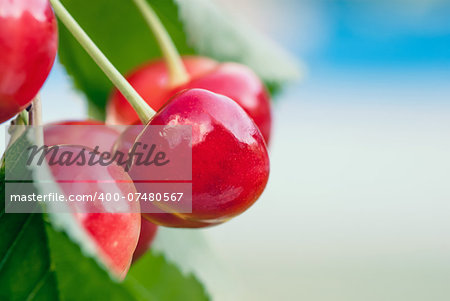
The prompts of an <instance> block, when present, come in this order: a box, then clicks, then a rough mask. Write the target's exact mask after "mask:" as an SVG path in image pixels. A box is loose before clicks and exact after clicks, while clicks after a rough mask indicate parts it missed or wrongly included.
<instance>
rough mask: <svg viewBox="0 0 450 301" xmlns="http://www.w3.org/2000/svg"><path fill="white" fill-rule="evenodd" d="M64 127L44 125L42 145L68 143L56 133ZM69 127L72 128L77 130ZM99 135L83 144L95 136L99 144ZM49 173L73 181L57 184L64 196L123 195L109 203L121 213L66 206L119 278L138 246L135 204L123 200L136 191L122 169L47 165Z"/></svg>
mask: <svg viewBox="0 0 450 301" xmlns="http://www.w3.org/2000/svg"><path fill="white" fill-rule="evenodd" d="M70 123H76V124H77V123H78V124H79V123H84V124H86V123H90V121H84V122H70ZM94 123H95V122H94ZM97 125H98V124H97ZM67 128H68V127H64V128H61V127H58V126H57V124H55V125H48V126H46V127H45V130H44V140H45V142H46V144H47V145H48V144H49V143H48V141H52V142H53V143H54V142H57V141H58V139H59V138H63V139H62V140H61V142H63V143H64V144H66V143H67V142H68V141H67V137H64V136H63V135H60V134H59V133H58V131H59V130H61V129H64V130H65V131H67ZM73 128H74V129H76V128H79V127H73ZM93 129H100V127H96V126H94V127H93ZM74 132H75V133H76V131H74ZM66 134H67V135H69V134H70V133H67V132H66ZM103 134H104V133H103V132H102V131H99V132H95V130H93V131H91V133H90V136H89V137H88V138H87V139H85V141H87V142H89V141H88V140H90V142H91V143H93V141H95V140H96V139H95V136H97V141H99V140H101V138H102V136H103ZM108 134H110V133H108ZM69 137H70V136H69ZM75 137H76V135H75ZM75 140H76V139H75ZM103 141H105V140H103ZM73 143H76V144H80V142H79V141H78V140H76V141H73ZM55 145H60V143H56V144H55ZM97 145H98V143H97ZM100 145H101V144H100ZM101 147H103V148H106V147H108V144H104V145H101ZM82 148H83V146H79V145H60V151H61V152H63V151H65V150H70V151H72V152H73V153H75V154H76V153H79V151H80V150H81V149H82ZM50 170H51V172H52V174H53V175H54V177H55V180H58V179H67V178H68V177H70V178H71V179H77V180H76V181H74V182H72V183H69V184H68V183H60V187H61V189H62V190H63V192H64V193H65V194H66V195H71V194H75V195H94V194H95V193H98V194H101V193H119V194H121V195H123V196H124V198H123V199H119V203H120V204H117V203H116V204H113V205H114V206H120V207H121V208H126V209H125V210H124V211H126V212H123V211H122V212H123V213H122V212H121V213H114V207H110V206H111V205H110V204H107V203H103V202H99V201H97V202H96V203H95V204H94V205H93V206H95V207H96V208H97V209H96V210H95V211H94V210H91V212H88V211H89V210H86V207H83V206H84V204H83V203H77V202H74V203H70V205H71V206H74V207H72V208H73V212H74V216H75V217H76V219H77V220H78V222H79V223H80V225H81V226H82V227H83V228H84V230H85V231H86V232H87V233H88V235H89V236H90V237H91V238H92V239H93V240H94V241H95V242H96V246H97V248H98V251H99V254H100V256H101V258H102V259H103V260H104V262H105V263H106V265H107V266H108V267H109V268H110V269H111V271H112V272H113V273H114V274H115V275H117V276H118V277H119V278H120V279H123V278H124V277H125V275H126V273H127V272H128V269H129V267H130V264H131V260H132V257H133V253H134V251H135V249H136V245H137V243H138V238H139V234H140V226H141V215H140V208H139V207H140V206H139V203H137V202H128V201H127V196H128V194H129V193H135V192H136V188H135V187H134V185H133V183H132V182H131V179H130V177H129V176H128V174H127V173H126V172H124V170H123V168H121V167H119V166H117V165H115V164H112V165H108V166H100V165H95V166H86V165H83V166H77V165H71V166H60V165H51V166H50ZM99 180H101V181H105V182H109V183H110V184H108V185H105V184H102V183H100V182H98V181H99ZM127 206H128V207H127ZM83 208H84V210H83ZM99 212H102V213H99Z"/></svg>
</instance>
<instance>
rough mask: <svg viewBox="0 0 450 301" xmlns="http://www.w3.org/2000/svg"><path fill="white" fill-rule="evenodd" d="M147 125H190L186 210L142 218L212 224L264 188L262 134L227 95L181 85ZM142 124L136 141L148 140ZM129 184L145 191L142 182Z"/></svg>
mask: <svg viewBox="0 0 450 301" xmlns="http://www.w3.org/2000/svg"><path fill="white" fill-rule="evenodd" d="M149 125H167V126H174V125H191V126H192V213H177V214H169V213H165V214H160V213H142V214H143V215H145V217H146V218H147V219H149V220H151V221H153V222H155V223H156V224H159V225H164V226H169V227H186V228H189V227H198V226H199V225H202V226H206V225H215V224H219V223H223V222H225V221H227V220H229V219H231V218H233V217H235V216H237V215H239V214H240V213H242V212H244V211H245V210H246V209H247V208H249V207H250V206H251V205H252V204H253V203H254V202H255V201H256V200H257V199H258V198H259V196H260V195H261V194H262V192H263V191H264V188H265V186H266V184H267V181H268V177H269V157H268V153H267V148H266V144H265V142H264V138H263V137H262V135H261V132H260V131H259V129H258V127H257V126H256V125H255V123H254V122H253V120H252V119H251V118H250V117H249V116H248V115H247V113H245V111H244V110H243V109H242V108H241V107H240V106H239V105H238V104H237V103H236V102H234V101H233V100H231V99H230V98H228V97H226V96H223V95H220V94H215V93H212V92H209V91H206V90H202V89H191V90H185V91H182V92H180V93H179V94H177V95H175V96H174V97H173V98H172V99H171V100H170V101H169V102H167V104H166V106H164V107H163V108H162V109H161V110H160V111H159V112H158V113H157V114H156V115H155V116H154V118H153V119H152V120H151V121H150V123H149ZM146 130H147V128H146V129H144V132H143V134H142V135H140V136H139V137H138V138H137V142H141V143H142V144H145V143H147V144H148V143H151V141H141V140H142V139H143V137H145V131H146ZM141 173H142V167H136V166H132V167H131V169H130V172H129V174H130V176H131V178H132V179H134V178H136V175H137V174H139V175H141ZM135 184H136V188H137V190H138V191H140V192H145V191H142V189H145V187H146V186H145V185H143V186H142V185H141V184H140V183H135ZM142 187H143V188H142ZM183 222H185V223H183Z"/></svg>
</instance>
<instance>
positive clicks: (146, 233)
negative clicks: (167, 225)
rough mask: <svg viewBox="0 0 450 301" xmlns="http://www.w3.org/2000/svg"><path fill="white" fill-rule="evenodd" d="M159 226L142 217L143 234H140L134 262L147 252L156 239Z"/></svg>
mask: <svg viewBox="0 0 450 301" xmlns="http://www.w3.org/2000/svg"><path fill="white" fill-rule="evenodd" d="M157 230H158V226H157V225H155V224H153V223H151V222H149V221H148V220H146V219H145V218H141V234H140V235H139V241H138V244H137V246H136V251H134V255H133V262H135V261H136V260H138V259H139V258H140V257H141V256H142V255H144V254H145V252H147V250H148V248H149V247H150V245H151V244H152V242H153V240H154V239H155V236H156V232H157Z"/></svg>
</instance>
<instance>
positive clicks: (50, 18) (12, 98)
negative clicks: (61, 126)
mask: <svg viewBox="0 0 450 301" xmlns="http://www.w3.org/2000/svg"><path fill="white" fill-rule="evenodd" d="M56 51H57V23H56V19H55V16H54V14H53V10H52V8H51V6H50V3H49V1H48V0H27V1H25V0H15V1H11V0H0V123H1V122H4V121H6V120H8V119H10V118H11V117H13V116H14V115H16V114H17V113H19V112H20V111H21V110H23V109H24V108H26V107H27V106H28V104H29V103H30V102H31V100H32V99H33V97H34V96H35V95H36V94H37V93H38V91H39V90H40V88H41V87H42V85H43V84H44V81H45V80H46V78H47V76H48V74H49V72H50V69H51V68H52V65H53V62H54V60H55V57H56Z"/></svg>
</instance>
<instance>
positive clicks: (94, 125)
mask: <svg viewBox="0 0 450 301" xmlns="http://www.w3.org/2000/svg"><path fill="white" fill-rule="evenodd" d="M119 135H120V132H119V129H117V128H114V127H107V126H105V124H104V123H103V122H100V121H96V120H71V121H64V122H57V123H52V124H48V125H46V126H45V143H46V145H61V144H69V145H83V146H87V147H89V148H92V149H94V148H95V147H96V146H98V147H99V152H105V151H106V152H109V151H110V150H111V147H112V146H113V145H114V143H115V141H116V140H117V138H118V137H119Z"/></svg>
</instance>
